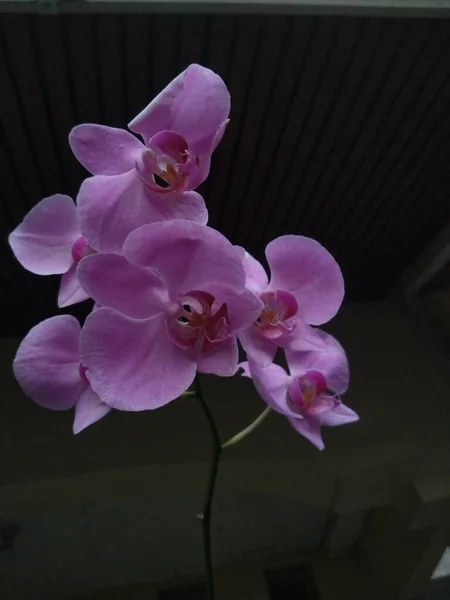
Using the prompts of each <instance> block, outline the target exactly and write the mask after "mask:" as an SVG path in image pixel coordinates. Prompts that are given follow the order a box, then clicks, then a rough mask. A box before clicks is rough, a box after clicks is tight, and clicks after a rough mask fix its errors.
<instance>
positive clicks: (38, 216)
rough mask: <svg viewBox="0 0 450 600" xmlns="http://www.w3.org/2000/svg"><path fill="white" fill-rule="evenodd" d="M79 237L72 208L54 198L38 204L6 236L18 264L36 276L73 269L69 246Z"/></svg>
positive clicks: (60, 196) (63, 199)
mask: <svg viewBox="0 0 450 600" xmlns="http://www.w3.org/2000/svg"><path fill="white" fill-rule="evenodd" d="M78 237H80V227H79V224H78V219H77V211H76V207H75V204H74V202H73V200H72V199H71V198H69V196H64V195H63V194H55V195H54V196H49V197H48V198H44V200H41V202H39V204H37V205H36V206H35V207H34V208H32V209H31V210H30V212H29V213H28V214H27V215H26V216H25V218H24V220H23V221H22V223H21V224H20V225H19V226H18V227H16V229H15V230H14V231H13V232H12V233H11V234H10V236H9V244H10V246H11V248H12V250H13V252H14V255H15V257H16V258H17V260H18V261H19V262H20V264H21V265H22V266H23V267H24V268H25V269H27V270H28V271H31V272H32V273H35V274H36V275H57V274H60V273H65V272H66V271H68V270H69V268H70V266H71V265H72V262H73V259H72V253H71V251H72V245H73V243H74V242H75V240H76V239H77V238H78Z"/></svg>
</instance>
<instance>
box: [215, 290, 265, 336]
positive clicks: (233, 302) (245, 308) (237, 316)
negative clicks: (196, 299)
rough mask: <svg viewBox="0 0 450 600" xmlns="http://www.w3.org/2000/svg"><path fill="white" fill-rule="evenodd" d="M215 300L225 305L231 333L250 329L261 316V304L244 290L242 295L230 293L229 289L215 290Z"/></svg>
mask: <svg viewBox="0 0 450 600" xmlns="http://www.w3.org/2000/svg"><path fill="white" fill-rule="evenodd" d="M215 299H216V302H218V303H219V304H221V303H224V304H226V305H227V313H228V321H229V324H230V330H231V331H232V332H233V333H237V332H240V331H244V330H246V329H248V328H249V327H251V326H252V325H253V323H254V322H255V321H256V319H257V318H258V317H259V315H260V314H261V310H262V307H263V303H262V302H261V300H260V299H259V298H258V296H256V295H255V294H253V292H250V291H249V290H244V291H243V292H242V293H240V294H239V293H236V292H234V291H230V289H229V288H227V289H224V290H221V289H220V288H219V287H216V289H215Z"/></svg>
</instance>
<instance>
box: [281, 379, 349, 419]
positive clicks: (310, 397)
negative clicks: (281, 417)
mask: <svg viewBox="0 0 450 600" xmlns="http://www.w3.org/2000/svg"><path fill="white" fill-rule="evenodd" d="M339 402H340V399H339V397H338V396H337V395H336V394H334V393H333V392H332V391H331V390H329V389H328V388H327V381H326V378H325V376H324V375H323V373H321V372H320V371H307V372H306V373H305V374H304V375H302V376H300V377H295V378H294V379H293V381H292V383H291V385H290V386H289V404H290V406H291V408H292V409H293V410H295V411H296V412H298V413H299V414H300V415H302V416H303V417H317V416H319V415H321V414H323V413H325V412H329V411H330V410H333V408H335V407H336V406H337V405H338V404H339Z"/></svg>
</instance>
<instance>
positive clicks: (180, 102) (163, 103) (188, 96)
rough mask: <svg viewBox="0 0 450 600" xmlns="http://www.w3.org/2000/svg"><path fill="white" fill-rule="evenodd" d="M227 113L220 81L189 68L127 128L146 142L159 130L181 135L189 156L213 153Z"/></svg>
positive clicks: (196, 67) (227, 99)
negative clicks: (216, 138) (191, 154)
mask: <svg viewBox="0 0 450 600" xmlns="http://www.w3.org/2000/svg"><path fill="white" fill-rule="evenodd" d="M229 112H230V94H229V93H228V90H227V88H226V85H225V84H224V82H223V81H222V79H221V78H220V77H219V76H218V75H216V74H215V73H213V71H210V70H209V69H206V68H205V67H202V66H200V65H196V64H193V65H190V66H189V67H188V68H187V69H186V70H185V71H183V72H182V73H180V75H178V77H176V78H175V79H174V80H173V81H171V82H170V83H169V85H168V86H167V87H166V88H165V89H164V90H163V91H162V92H161V93H160V94H158V96H157V97H156V98H155V99H154V100H152V102H150V104H149V105H148V106H147V107H146V108H144V110H143V111H142V112H141V113H140V114H138V115H137V117H135V118H134V119H133V120H132V121H131V123H130V124H129V125H128V127H129V128H130V129H131V131H134V132H136V133H139V134H140V135H141V136H142V137H143V138H144V139H145V141H148V140H149V139H150V138H151V137H152V136H153V135H155V134H156V133H158V132H159V131H162V130H170V131H174V132H176V133H178V134H179V135H181V136H183V137H184V138H185V139H186V140H187V142H188V145H189V149H190V152H191V153H194V154H203V153H205V152H208V151H212V146H213V143H214V142H215V137H216V134H217V131H218V130H219V129H221V128H222V126H223V124H224V122H225V121H226V120H227V118H228V114H229Z"/></svg>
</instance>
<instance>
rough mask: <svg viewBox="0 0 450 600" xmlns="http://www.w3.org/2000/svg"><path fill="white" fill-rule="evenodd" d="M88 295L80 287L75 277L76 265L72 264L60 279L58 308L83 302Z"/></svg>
mask: <svg viewBox="0 0 450 600" xmlns="http://www.w3.org/2000/svg"><path fill="white" fill-rule="evenodd" d="M88 298H89V294H87V293H86V292H85V290H84V289H83V288H82V287H81V284H80V282H79V281H78V277H77V265H76V264H75V263H74V264H73V265H72V266H71V267H70V269H69V270H68V271H67V273H64V275H63V276H62V277H61V283H60V284H59V292H58V307H59V308H65V307H66V306H71V305H72V304H76V303H77V302H83V301H84V300H87V299H88Z"/></svg>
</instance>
